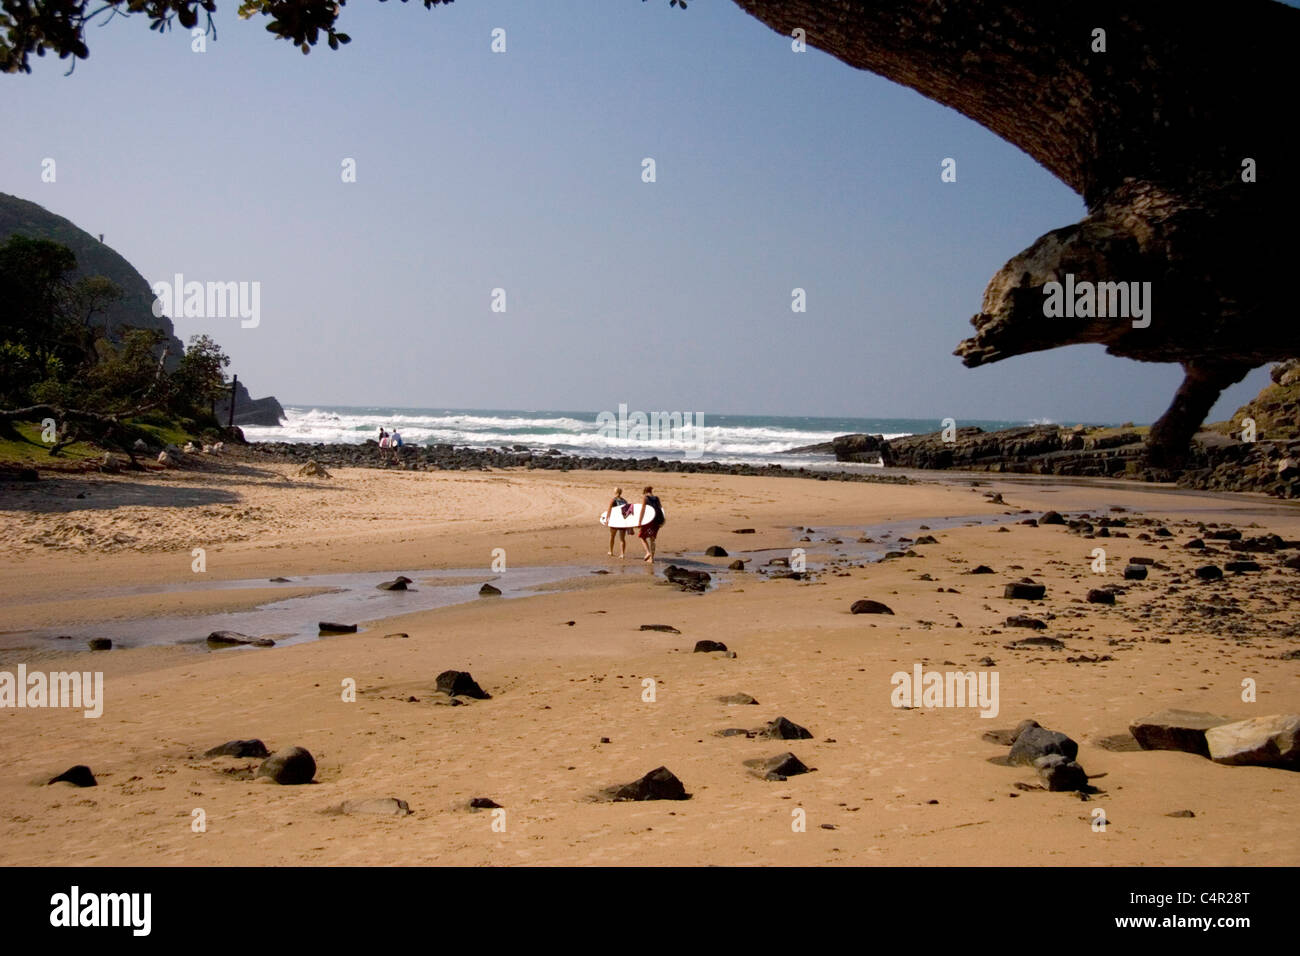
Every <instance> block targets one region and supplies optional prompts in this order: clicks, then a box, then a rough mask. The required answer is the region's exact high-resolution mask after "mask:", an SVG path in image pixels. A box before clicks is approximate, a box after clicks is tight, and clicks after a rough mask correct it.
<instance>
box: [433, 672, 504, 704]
mask: <svg viewBox="0 0 1300 956" xmlns="http://www.w3.org/2000/svg"><path fill="white" fill-rule="evenodd" d="M437 689H438V691H439V693H443V694H446V695H447V696H448V697H473V698H474V699H475V700H491V699H492V695H491V694H489V693H488V692H487V691H485V690H484V689H483V688H482V687H479V685H478V682H477V681H475V680H474V678H473V676H471V675H470V672H469V671H443V672H442V673H441V674H439V675H438V683H437Z"/></svg>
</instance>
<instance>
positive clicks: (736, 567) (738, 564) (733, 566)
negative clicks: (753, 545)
mask: <svg viewBox="0 0 1300 956" xmlns="http://www.w3.org/2000/svg"><path fill="white" fill-rule="evenodd" d="M727 570H728V571H743V570H745V562H744V561H741V560H740V559H739V558H737V559H736V560H735V561H732V562H731V563H730V564H729V565H727Z"/></svg>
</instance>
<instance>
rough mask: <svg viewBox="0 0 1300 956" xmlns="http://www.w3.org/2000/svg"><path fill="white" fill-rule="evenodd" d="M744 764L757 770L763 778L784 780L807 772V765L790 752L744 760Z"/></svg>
mask: <svg viewBox="0 0 1300 956" xmlns="http://www.w3.org/2000/svg"><path fill="white" fill-rule="evenodd" d="M745 766H747V767H752V768H754V769H755V770H757V771H758V772H759V773H760V774H761V775H762V777H763V779H764V780H784V779H786V778H787V777H794V776H797V775H799V774H801V773H807V772H808V767H807V765H806V764H804V762H803V761H802V760H800V759H799V758H798V757H796V756H795V755H794V754H792V753H788V752H787V753H783V754H777V755H776V756H775V757H768V758H766V759H763V758H758V759H755V760H746V761H745Z"/></svg>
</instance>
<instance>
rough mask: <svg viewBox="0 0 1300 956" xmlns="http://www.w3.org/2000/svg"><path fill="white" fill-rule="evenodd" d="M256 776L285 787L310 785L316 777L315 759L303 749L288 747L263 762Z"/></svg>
mask: <svg viewBox="0 0 1300 956" xmlns="http://www.w3.org/2000/svg"><path fill="white" fill-rule="evenodd" d="M257 776H259V777H270V778H271V779H272V780H273V781H275V782H276V783H279V784H283V785H285V786H297V785H300V784H304V783H311V782H312V778H313V777H315V776H316V758H314V757H313V756H312V755H311V754H310V753H309V752H308V751H307V749H306V748H304V747H290V748H289V749H288V750H281V751H277V752H276V753H273V754H272V755H271V756H269V757H267V758H266V759H265V760H263V761H262V765H261V766H260V767H258V768H257Z"/></svg>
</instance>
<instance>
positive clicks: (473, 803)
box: [469, 797, 501, 810]
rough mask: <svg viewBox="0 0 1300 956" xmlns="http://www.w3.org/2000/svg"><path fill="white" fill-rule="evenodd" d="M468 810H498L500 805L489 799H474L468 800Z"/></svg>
mask: <svg viewBox="0 0 1300 956" xmlns="http://www.w3.org/2000/svg"><path fill="white" fill-rule="evenodd" d="M469 808H470V809H471V810H500V809H501V804H499V803H497V802H496V801H495V800H493V799H492V798H491V797H475V798H474V799H472V800H470V802H469Z"/></svg>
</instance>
